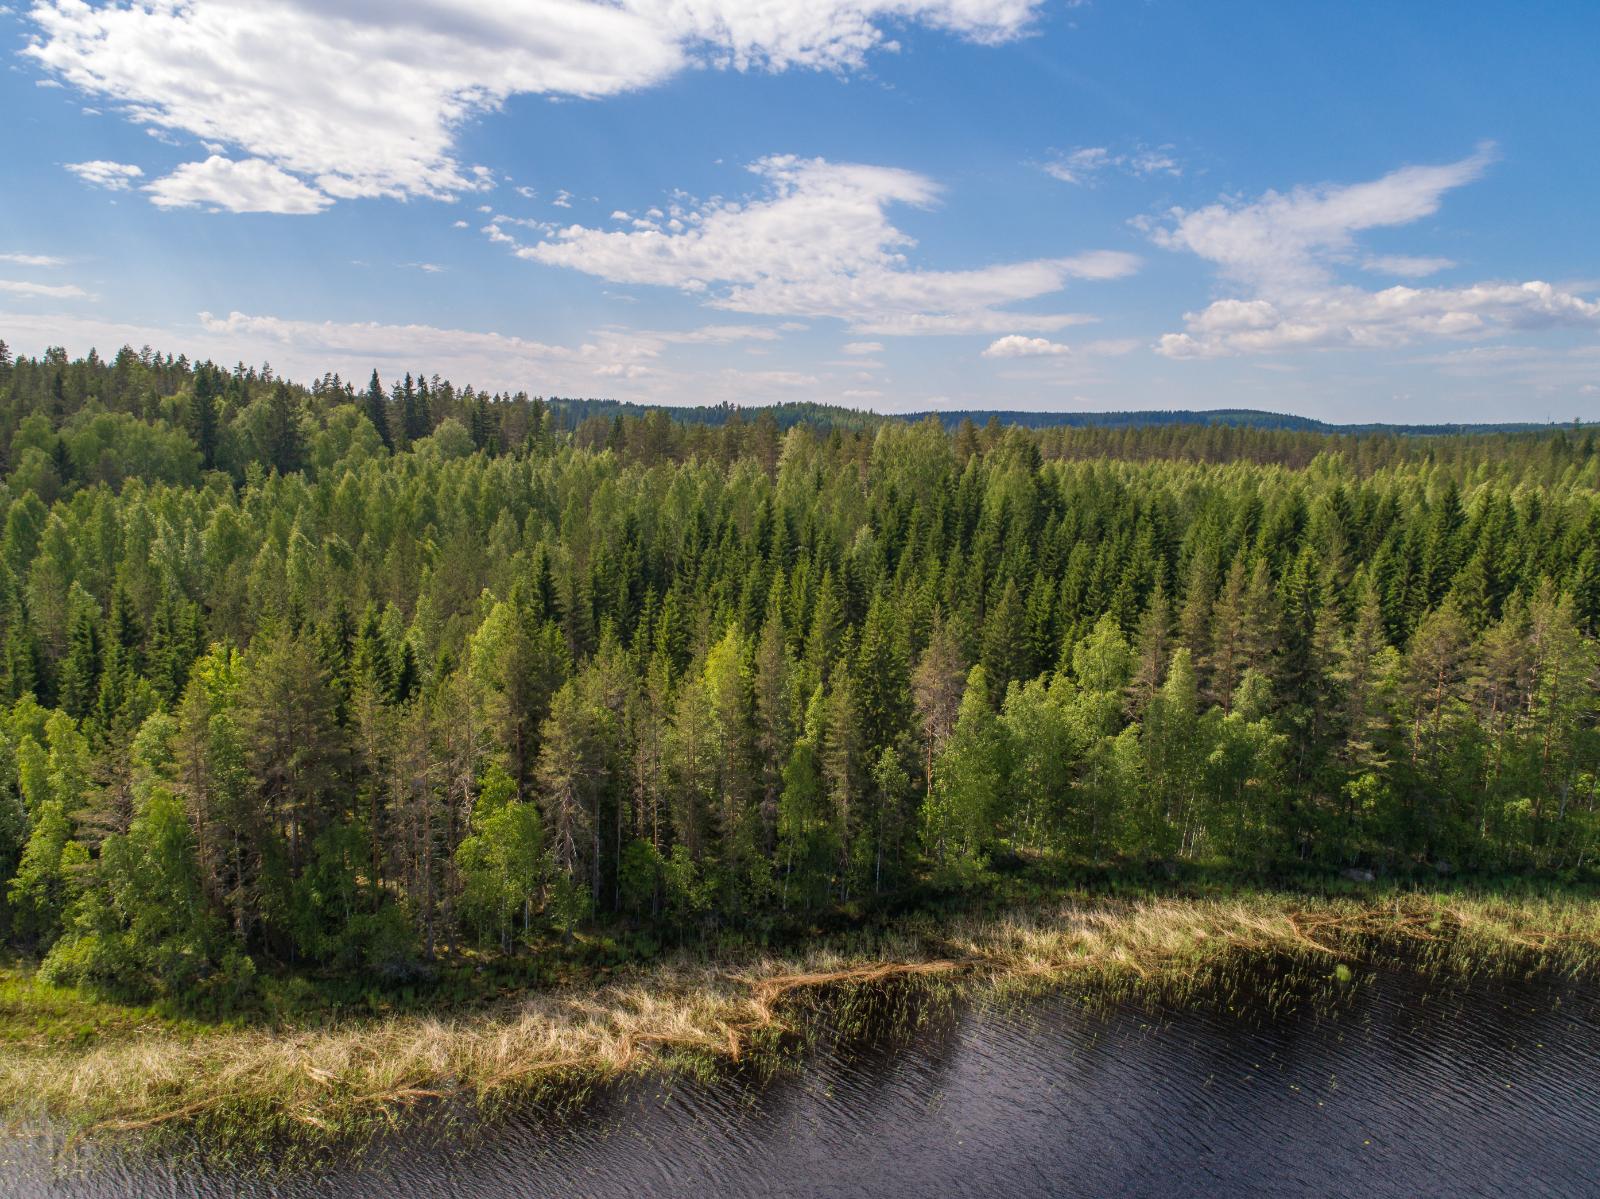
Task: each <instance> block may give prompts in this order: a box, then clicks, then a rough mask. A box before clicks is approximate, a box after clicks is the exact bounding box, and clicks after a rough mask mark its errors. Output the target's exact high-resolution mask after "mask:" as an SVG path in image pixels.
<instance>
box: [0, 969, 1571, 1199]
mask: <svg viewBox="0 0 1600 1199" xmlns="http://www.w3.org/2000/svg"><path fill="white" fill-rule="evenodd" d="M1230 1006H1231V1007H1235V1008H1237V1007H1238V1006H1239V1005H1238V1004H1237V1003H1235V1004H1232V1005H1228V1004H1219V1005H1211V1006H1206V1007H1199V1008H1196V1007H1191V1008H1187V1009H1182V1010H1160V1011H1151V1010H1147V1009H1143V1008H1136V1007H1132V1006H1126V1007H1114V1008H1112V1009H1111V1010H1109V1011H1106V1010H1100V1009H1097V1010H1094V1011H1091V1010H1088V1009H1086V1008H1085V1006H1084V1005H1083V1004H1082V1003H1081V1002H1079V1001H1076V1000H1074V999H1073V998H1071V997H1070V996H1064V995H1063V996H1057V997H1053V998H1050V999H1044V1000H1037V1001H1029V1002H1026V1003H1007V1004H999V1003H984V1004H968V1005H962V1006H960V1007H954V1008H952V1007H950V1006H949V1005H936V1006H930V1007H929V1008H928V1009H927V1010H925V1011H924V1013H923V1014H924V1017H925V1018H924V1019H922V1020H920V1021H919V1022H918V1023H917V1025H916V1027H915V1029H914V1030H911V1031H908V1030H907V1029H905V1027H904V1026H903V1024H896V1026H895V1027H893V1028H889V1029H886V1028H884V1027H883V1026H884V1025H885V1024H889V1023H891V1022H889V1021H886V1020H879V1021H871V1020H868V1021H865V1022H863V1021H860V1020H852V1021H850V1026H851V1027H852V1028H854V1029H856V1030H857V1031H856V1032H854V1033H853V1034H851V1035H848V1036H847V1035H843V1034H838V1035H833V1036H830V1037H828V1038H827V1039H826V1042H825V1043H824V1044H822V1045H821V1046H820V1047H818V1048H817V1050H816V1051H815V1053H814V1054H813V1055H812V1056H811V1057H809V1058H808V1059H807V1064H806V1066H805V1068H804V1069H802V1070H798V1071H794V1072H788V1073H781V1074H779V1075H778V1076H776V1077H755V1076H754V1075H753V1073H752V1072H750V1071H732V1072H730V1073H728V1074H727V1075H725V1076H723V1077H719V1078H717V1079H714V1080H711V1081H704V1082H691V1081H682V1080H680V1081H676V1082H670V1083H661V1082H652V1083H649V1084H631V1085H629V1086H626V1087H618V1088H615V1089H613V1090H610V1091H607V1092H605V1093H602V1094H601V1095H599V1096H597V1097H595V1098H592V1099H591V1100H589V1101H588V1102H587V1103H586V1104H585V1105H584V1106H583V1108H582V1109H581V1110H579V1111H576V1112H568V1113H565V1114H564V1115H561V1116H559V1117H557V1116H552V1115H551V1114H550V1113H548V1112H527V1113H523V1114H522V1115H521V1116H513V1117H510V1118H507V1119H505V1120H503V1121H501V1122H497V1123H496V1124H495V1125H494V1126H493V1127H492V1128H490V1129H488V1130H486V1131H485V1133H484V1135H483V1136H481V1137H479V1138H474V1140H473V1141H472V1142H471V1143H462V1142H461V1141H459V1139H452V1138H440V1137H437V1136H435V1137H426V1136H422V1135H420V1134H418V1133H416V1132H415V1131H413V1132H412V1133H410V1134H408V1135H406V1136H404V1137H396V1138H395V1139H394V1140H393V1141H390V1142H388V1143H385V1144H384V1145H382V1146H381V1147H380V1148H379V1149H378V1150H377V1152H375V1153H373V1154H371V1155H370V1156H369V1157H368V1158H366V1159H365V1160H364V1161H363V1162H362V1164H361V1165H360V1166H359V1168H357V1167H354V1166H347V1167H339V1168H335V1169H330V1170H327V1171H324V1172H322V1173H319V1174H315V1175H311V1174H299V1175H294V1176H290V1177H277V1178H273V1179H270V1180H267V1179H262V1178H241V1177H239V1176H236V1175H229V1174H226V1173H217V1174H208V1173H206V1172H204V1171H202V1170H200V1169H197V1168H195V1167H193V1166H190V1167H182V1168H158V1167H153V1166H150V1165H148V1164H147V1165H146V1166H144V1167H142V1168H135V1167H132V1166H130V1165H129V1164H128V1163H127V1162H119V1161H115V1160H113V1161H110V1162H101V1163H98V1164H96V1165H94V1166H93V1168H91V1169H88V1170H87V1171H86V1172H85V1171H83V1170H82V1169H81V1166H82V1163H81V1162H80V1163H79V1166H80V1168H78V1169H74V1170H69V1171H67V1172H65V1173H63V1172H61V1171H60V1170H59V1169H57V1170H55V1171H54V1172H53V1171H52V1166H51V1163H50V1160H49V1153H48V1150H47V1149H46V1148H45V1147H43V1146H42V1145H41V1144H39V1143H37V1142H35V1143H32V1144H27V1145H13V1146H10V1147H9V1148H8V1150H7V1152H6V1156H7V1157H9V1158H11V1159H12V1160H11V1161H9V1162H7V1163H6V1164H5V1174H0V1190H3V1191H4V1193H6V1194H13V1195H17V1196H19V1197H27V1199H33V1197H36V1196H37V1197H42V1196H96V1197H98V1196H113V1195H115V1196H122V1195H137V1196H161V1195H173V1196H179V1195H182V1196H231V1195H252V1196H253V1195H261V1196H266V1195H272V1196H285V1197H291V1196H292V1197H299V1196H328V1197H331V1199H355V1197H368V1196H370V1197H372V1199H379V1197H382V1199H392V1197H395V1196H428V1197H429V1199H432V1197H435V1196H456V1195H461V1196H466V1195H471V1196H487V1197H490V1199H503V1197H510V1196H539V1195H557V1196H679V1195H682V1196H696V1197H702V1196H722V1195H728V1196H732V1195H773V1196H789V1195H794V1196H800V1195H805V1196H816V1195H822V1196H830V1195H838V1196H845V1195H850V1196H856V1195H884V1196H920V1195H1006V1196H1033V1195H1084V1196H1105V1195H1153V1196H1165V1195H1174V1196H1175V1195H1273V1196H1288V1195H1329V1194H1352V1195H1362V1196H1382V1195H1395V1196H1415V1195H1450V1196H1458V1195H1460V1196H1465V1195H1495V1196H1499V1195H1556V1196H1560V1195H1572V1196H1580V1195H1582V1196H1591V1195H1594V1194H1595V1193H1596V1192H1597V1189H1600V989H1597V988H1596V987H1595V985H1593V984H1592V983H1586V984H1582V985H1579V984H1572V983H1550V982H1542V983H1483V982H1477V983H1472V984H1464V983H1459V982H1456V983H1444V982H1440V981H1438V980H1433V981H1427V980H1424V979H1423V978H1421V977H1420V976H1417V975H1413V974H1409V973H1401V972H1381V973H1379V974H1378V975H1377V976H1376V977H1374V978H1373V979H1371V980H1370V981H1369V982H1365V983H1363V984H1362V985H1359V986H1357V987H1354V988H1351V990H1350V993H1349V997H1348V999H1347V1000H1346V1001H1345V1002H1342V1003H1340V1004H1338V1005H1336V1006H1335V1007H1334V1008H1333V1009H1332V1010H1330V1009H1329V1008H1327V1007H1326V1006H1324V1007H1322V1008H1321V1009H1320V1010H1317V1009H1315V1008H1314V1007H1313V1006H1312V1005H1308V1004H1299V1005H1287V1006H1286V1007H1285V1008H1280V1009H1279V1010H1276V1011H1274V1012H1272V1013H1270V1014H1269V1013H1264V1012H1263V1011H1262V1010H1261V1009H1260V1007H1259V1006H1258V1005H1247V1006H1249V1007H1250V1008H1251V1010H1253V1011H1254V1013H1255V1014H1253V1015H1249V1016H1240V1015H1237V1014H1232V1013H1230V1011H1229V1010H1228V1008H1229V1007H1230ZM903 1014H904V1010H903V1006H902V1008H901V1015H903ZM863 1023H864V1025H865V1028H864V1029H863Z"/></svg>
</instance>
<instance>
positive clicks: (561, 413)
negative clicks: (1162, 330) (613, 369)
mask: <svg viewBox="0 0 1600 1199" xmlns="http://www.w3.org/2000/svg"><path fill="white" fill-rule="evenodd" d="M549 403H550V408H551V411H552V412H553V413H554V414H555V415H556V417H557V419H558V420H560V421H561V422H562V423H563V424H566V425H567V426H568V427H574V426H576V425H578V424H581V423H582V422H583V421H585V420H589V419H592V418H593V417H597V416H598V417H604V418H610V417H614V416H630V417H637V416H643V415H645V414H646V413H649V412H652V411H655V410H656V409H657V408H658V407H659V408H660V410H661V411H663V412H667V413H669V414H670V415H671V416H672V418H673V419H674V420H680V421H690V422H695V423H700V424H708V425H721V424H725V423H726V422H727V421H728V420H730V419H731V418H732V417H733V416H734V415H735V414H737V415H738V418H739V419H740V420H743V421H753V420H757V419H759V418H760V417H761V416H762V414H763V413H765V414H769V415H770V416H771V418H772V419H773V420H774V421H775V422H776V423H777V425H778V427H779V428H780V429H788V428H790V427H792V426H794V425H799V424H810V425H816V426H818V427H821V428H842V429H869V428H873V427H876V426H877V425H880V424H883V423H885V422H888V421H909V422H915V421H920V420H925V419H927V418H928V417H930V416H931V417H934V418H936V419H937V420H939V421H940V422H942V423H943V424H944V426H945V427H946V428H949V429H954V428H956V427H957V426H959V425H960V424H961V422H962V421H965V420H970V421H971V422H972V423H973V424H975V425H984V424H987V423H988V422H989V421H990V420H997V421H999V422H1000V423H1001V424H1002V425H1020V426H1022V427H1023V428H1028V429H1048V428H1059V427H1066V428H1076V429H1146V428H1159V427H1161V426H1165V425H1226V426H1229V427H1231V428H1240V429H1262V430H1268V431H1277V432H1289V433H1326V434H1345V435H1371V434H1379V435H1381V434H1389V435H1393V436H1400V437H1443V436H1449V435H1451V434H1462V433H1467V434H1470V433H1538V432H1549V431H1552V430H1555V429H1562V428H1567V429H1570V428H1573V427H1574V426H1575V425H1581V427H1584V428H1592V427H1594V426H1595V424H1596V422H1593V421H1590V422H1570V421H1549V422H1541V421H1501V422H1487V423H1481V424H1472V423H1461V424H1386V423H1383V422H1376V421H1375V422H1368V423H1364V424H1336V423H1333V422H1331V421H1322V420H1317V419H1315V418H1314V417H1309V416H1294V415H1291V414H1289V413H1284V412H1266V411H1262V410H1260V409H1254V408H1217V409H1206V410H1196V409H1184V408H1175V409H1165V410H1152V411H1147V412H1024V411H1018V410H1014V409H997V410H992V409H983V408H958V409H941V410H938V411H933V410H927V411H922V412H906V413H890V414H884V413H877V412H867V411H863V410H861V409H857V408H844V407H839V406H835V405H832V404H818V403H812V402H801V403H789V404H770V405H769V404H760V405H751V406H749V407H745V406H742V405H738V404H707V405H701V406H697V407H691V408H677V407H664V406H659V405H650V404H635V403H631V402H627V401H622V400H577V399H562V398H559V397H555V396H552V397H551V398H550V401H549Z"/></svg>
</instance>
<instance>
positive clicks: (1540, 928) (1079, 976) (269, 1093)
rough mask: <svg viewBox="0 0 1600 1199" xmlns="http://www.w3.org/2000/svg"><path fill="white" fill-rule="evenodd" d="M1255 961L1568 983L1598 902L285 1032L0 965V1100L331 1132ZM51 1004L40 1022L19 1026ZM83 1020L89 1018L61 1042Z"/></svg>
mask: <svg viewBox="0 0 1600 1199" xmlns="http://www.w3.org/2000/svg"><path fill="white" fill-rule="evenodd" d="M1261 955H1269V956H1273V957H1275V958H1280V959H1282V960H1284V961H1285V962H1287V963H1289V964H1290V968H1291V969H1293V970H1298V971H1303V972H1305V973H1307V974H1310V975H1315V976H1317V977H1322V978H1328V979H1348V978H1349V977H1350V976H1351V969H1352V967H1358V966H1360V965H1362V964H1365V963H1371V962H1373V961H1375V960H1380V959H1384V958H1389V959H1392V960H1396V961H1404V962H1405V963H1407V964H1408V966H1410V967H1412V968H1417V969H1424V970H1437V971H1454V972H1469V973H1470V972H1502V973H1503V972H1520V973H1526V972H1531V971H1556V972H1561V973H1571V974H1577V973H1583V972H1587V971H1592V970H1594V969H1595V968H1596V967H1597V966H1600V900H1596V899H1593V898H1589V897H1584V896H1561V895H1556V896H1553V897H1530V896H1492V895H1474V894H1468V893H1459V894H1456V893H1453V894H1419V893H1410V892H1398V891H1397V892H1393V893H1386V894H1385V893H1374V894H1371V895H1366V896H1354V897H1343V898H1316V897H1311V896H1307V895H1302V894H1294V893H1280V892H1271V891H1266V892H1260V893H1254V894H1249V895H1246V896H1241V897H1226V898H1179V897H1153V898H1140V899H1112V898H1105V897H1094V896H1087V895H1075V896H1070V897H1065V898H1061V899H1059V900H1055V901H1052V902H1050V903H1048V904H1033V905H1030V906H1029V907H1028V909H1027V910H1026V911H1021V910H1019V911H1013V912H1009V913H999V914H992V915H965V916H956V917H951V918H946V919H939V918H935V917H932V916H916V917H908V918H904V919H901V920H899V921H897V922H895V923H893V924H892V925H890V926H889V927H888V928H886V929H884V930H879V931H875V932H873V933H871V934H853V935H850V936H840V937H838V938H836V939H833V940H830V941H828V942H826V943H823V944H820V945H818V946H816V947H814V948H809V949H806V950H804V951H797V952H794V953H791V954H784V953H768V952H762V951H758V950H754V949H752V950H748V951H744V952H737V953H731V954H729V955H727V956H725V957H721V958H711V957H708V956H706V955H704V954H692V953H688V952H685V953H682V954H679V955H677V956H675V957H671V958H668V959H665V960H661V961H657V962H653V963H648V964H643V965H638V966H633V967H628V968H625V969H623V970H621V971H616V972H610V973H609V974H608V976H607V977H604V978H602V977H600V976H599V975H596V976H595V977H593V978H591V979H588V980H583V981H574V982H569V983H566V984H563V985H561V986H558V987H555V988H551V989H545V990H532V991H527V992H524V993H522V994H520V995H518V996H516V997H515V998H511V999H502V1000H500V1001H498V1002H496V1003H493V1004H489V1005H479V1006H475V1007H472V1008H465V1009H459V1010H451V1011H443V1012H439V1013H435V1014H403V1015H395V1016H390V1017H385V1018H381V1019H350V1020H345V1021H341V1022H337V1023H331V1024H322V1025H318V1026H315V1027H298V1028H297V1027H292V1026H291V1027H280V1028H266V1027H250V1026H245V1027H227V1026H208V1025H203V1024H198V1023H190V1022H185V1021H178V1020H169V1019H162V1018H158V1017H157V1016H155V1015H154V1014H153V1013H141V1012H139V1011H137V1010H129V1009H118V1008H116V1007H115V1006H114V1005H109V1004H104V1003H99V1002H96V1001H90V1000H88V999H86V998H81V997H78V996H76V995H75V994H70V993H68V994H59V993H58V994H53V993H52V992H51V989H49V988H45V987H44V985H43V984H41V983H38V982H36V981H34V980H32V979H31V978H28V977H26V976H24V975H21V974H19V973H16V972H12V973H11V974H9V975H7V976H6V977H5V979H4V980H3V982H0V1022H4V1021H7V1020H9V1021H10V1022H11V1023H12V1025H14V1027H13V1028H11V1030H10V1031H9V1032H8V1033H7V1035H6V1038H5V1040H3V1041H0V1107H3V1108H4V1110H5V1111H6V1112H7V1113H8V1116H9V1118H10V1120H11V1121H12V1122H13V1124H14V1125H16V1126H26V1125H28V1124H29V1123H37V1122H39V1121H46V1122H48V1124H49V1126H50V1127H52V1128H55V1129H58V1130H67V1131H69V1132H70V1133H71V1134H72V1135H73V1136H74V1137H82V1136H90V1137H94V1138H106V1137H110V1138H120V1139H133V1140H141V1139H152V1138H154V1139H159V1138H161V1137H163V1136H167V1135H169V1134H172V1133H177V1132H182V1133H183V1134H185V1135H189V1136H192V1137H194V1138H196V1139H198V1140H201V1141H203V1142H205V1143H207V1144H215V1145H217V1146H229V1145H232V1146H241V1147H248V1146H252V1145H254V1146H261V1145H266V1144H269V1143H273V1142H276V1141H280V1140H283V1139H290V1140H295V1141H299V1142H306V1143H332V1142H336V1141H345V1140H350V1139H353V1138H359V1137H360V1136H362V1135H364V1134H366V1133H370V1132H373V1131H377V1130H379V1129H382V1128H386V1127H389V1126H392V1125H393V1123H394V1122H396V1121H398V1120H402V1119H405V1118H406V1116H407V1114H408V1112H412V1111H414V1110H415V1109H417V1108H419V1107H427V1106H430V1105H431V1106H435V1107H436V1106H438V1105H441V1104H448V1105H454V1106H458V1107H459V1108H460V1109H461V1110H463V1111H465V1112H468V1113H472V1112H488V1111H489V1110H491V1109H492V1108H493V1107H494V1105H496V1104H499V1103H504V1102H510V1101H513V1100H527V1099H528V1098H530V1097H532V1096H537V1095H539V1094H541V1093H548V1094H551V1095H555V1094H558V1093H560V1092H561V1091H562V1090H563V1089H565V1090H569V1091H581V1090H582V1088H584V1087H586V1086H590V1085H593V1084H595V1083H599V1082H603V1081H605V1080H607V1079H614V1078H617V1077H619V1076H623V1075H627V1074H630V1073H647V1072H652V1071H656V1072H671V1071H683V1070H695V1069H701V1068H704V1067H705V1066H706V1065H708V1064H710V1063H714V1062H716V1061H719V1060H750V1059H752V1058H760V1057H761V1056H762V1055H764V1054H769V1053H770V1054H775V1055H776V1054H778V1053H779V1051H780V1050H781V1048H782V1047H783V1046H784V1045H786V1044H789V1045H792V1044H795V1043H797V1041H803V1039H804V1035H805V1026H806V1022H807V1019H808V1013H810V1012H811V1011H812V1010H813V1009H814V1008H815V1006H816V1005H817V1004H818V1003H819V1002H820V1001H821V1000H822V999H823V998H824V997H826V996H829V995H836V994H838V993H840V992H841V991H849V990H850V989H851V988H860V987H869V986H873V985H877V984H882V983H885V982H887V981H889V980H896V979H907V980H912V981H914V982H918V983H923V984H928V985H934V986H940V987H950V988H953V989H956V990H958V991H961V992H968V993H985V992H997V991H998V992H1003V993H1009V992H1031V991H1035V990H1042V989H1050V988H1075V987H1081V988H1083V989H1084V990H1085V992H1086V993H1087V992H1096V991H1098V992H1101V993H1112V994H1121V995H1126V994H1139V993H1145V994H1149V995H1151V996H1160V997H1163V998H1173V997H1177V998H1180V999H1181V998H1182V997H1183V995H1184V994H1185V992H1186V990H1192V989H1197V988H1201V987H1203V986H1205V985H1207V982H1206V980H1207V979H1214V978H1215V976H1216V971H1217V970H1218V969H1219V967H1221V966H1223V965H1225V964H1226V963H1227V962H1229V961H1230V960H1240V959H1245V958H1255V957H1258V956H1261ZM52 1004H54V1005H56V1006H57V1008H58V1010H59V1018H58V1019H55V1020H40V1019H38V1011H39V1009H40V1008H41V1007H44V1008H49V1007H50V1005H52ZM30 1020H32V1023H31V1024H30V1023H29V1021H30ZM85 1020H87V1021H90V1022H91V1023H92V1025H93V1027H92V1028H85V1029H84V1030H83V1035H74V1034H73V1024H74V1022H75V1021H85Z"/></svg>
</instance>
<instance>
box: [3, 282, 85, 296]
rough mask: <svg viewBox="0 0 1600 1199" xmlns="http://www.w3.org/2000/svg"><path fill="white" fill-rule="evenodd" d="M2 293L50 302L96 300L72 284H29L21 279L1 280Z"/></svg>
mask: <svg viewBox="0 0 1600 1199" xmlns="http://www.w3.org/2000/svg"><path fill="white" fill-rule="evenodd" d="M0 291H3V292H7V293H9V294H11V295H14V296H32V297H36V298H39V299H48V300H92V299H93V298H94V297H93V296H92V295H90V294H89V293H88V292H86V291H84V290H83V288H81V287H77V286H75V285H73V284H71V283H29V282H26V281H24V280H20V279H0Z"/></svg>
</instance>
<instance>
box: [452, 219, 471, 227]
mask: <svg viewBox="0 0 1600 1199" xmlns="http://www.w3.org/2000/svg"><path fill="white" fill-rule="evenodd" d="M450 228H452V229H470V228H471V226H470V225H469V224H467V222H466V221H455V222H452V223H451V225H450Z"/></svg>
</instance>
